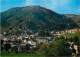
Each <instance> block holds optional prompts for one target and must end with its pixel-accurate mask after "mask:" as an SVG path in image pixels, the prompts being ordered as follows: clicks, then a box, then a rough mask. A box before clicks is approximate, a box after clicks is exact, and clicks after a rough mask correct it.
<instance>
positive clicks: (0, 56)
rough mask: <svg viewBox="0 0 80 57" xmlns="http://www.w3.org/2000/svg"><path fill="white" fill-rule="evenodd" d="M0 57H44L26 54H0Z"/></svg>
mask: <svg viewBox="0 0 80 57" xmlns="http://www.w3.org/2000/svg"><path fill="white" fill-rule="evenodd" d="M0 57H45V56H42V55H37V54H27V53H1V54H0Z"/></svg>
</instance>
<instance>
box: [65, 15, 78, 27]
mask: <svg viewBox="0 0 80 57" xmlns="http://www.w3.org/2000/svg"><path fill="white" fill-rule="evenodd" d="M65 16H66V17H68V18H70V19H71V20H73V21H74V22H75V23H76V24H77V25H78V26H79V27H80V15H74V14H66V15H65Z"/></svg>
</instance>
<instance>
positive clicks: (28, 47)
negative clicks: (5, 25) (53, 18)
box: [0, 29, 80, 53]
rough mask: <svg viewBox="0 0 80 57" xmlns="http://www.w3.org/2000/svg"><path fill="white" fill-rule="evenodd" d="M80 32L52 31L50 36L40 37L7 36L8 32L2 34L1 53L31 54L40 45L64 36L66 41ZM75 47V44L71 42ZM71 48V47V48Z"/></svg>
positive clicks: (73, 30) (76, 30) (35, 35)
mask: <svg viewBox="0 0 80 57" xmlns="http://www.w3.org/2000/svg"><path fill="white" fill-rule="evenodd" d="M76 32H80V29H69V30H64V31H51V32H50V36H39V35H38V33H35V34H30V35H28V34H27V33H24V34H23V33H22V34H21V35H15V34H12V35H9V36H6V32H4V33H3V34H0V41H1V51H8V52H26V51H27V52H31V51H32V50H33V49H35V48H36V47H37V46H38V45H39V44H40V43H46V44H48V45H49V44H50V43H51V42H52V41H54V40H55V39H56V38H59V37H60V36H64V37H65V39H67V38H69V36H68V34H70V33H76ZM69 44H70V45H73V42H69ZM70 48H71V47H70ZM74 48H75V50H76V53H78V50H77V46H76V45H74Z"/></svg>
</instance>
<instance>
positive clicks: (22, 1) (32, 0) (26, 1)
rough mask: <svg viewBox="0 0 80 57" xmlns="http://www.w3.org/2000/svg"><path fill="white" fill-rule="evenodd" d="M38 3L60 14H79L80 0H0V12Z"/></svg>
mask: <svg viewBox="0 0 80 57" xmlns="http://www.w3.org/2000/svg"><path fill="white" fill-rule="evenodd" d="M33 5H38V6H42V7H45V8H48V9H51V10H52V11H55V12H57V13H60V14H80V0H0V12H3V11H6V10H8V9H10V8H13V7H24V6H33Z"/></svg>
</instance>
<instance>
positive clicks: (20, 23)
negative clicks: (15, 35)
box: [1, 6, 77, 32]
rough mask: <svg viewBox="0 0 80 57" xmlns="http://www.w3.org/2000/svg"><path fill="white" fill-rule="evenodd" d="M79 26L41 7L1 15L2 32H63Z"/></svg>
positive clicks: (17, 9) (21, 8)
mask: <svg viewBox="0 0 80 57" xmlns="http://www.w3.org/2000/svg"><path fill="white" fill-rule="evenodd" d="M75 27H77V24H76V23H75V22H74V21H73V20H71V19H70V18H67V17H66V16H65V15H60V14H58V13H56V12H54V11H51V10H49V9H46V8H44V7H40V6H27V7H16V8H12V9H9V10H7V11H5V12H2V13H1V28H2V29H1V31H2V32H4V31H8V30H17V29H21V30H27V29H29V30H32V31H39V30H44V31H45V30H49V31H51V30H63V29H69V28H75Z"/></svg>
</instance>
